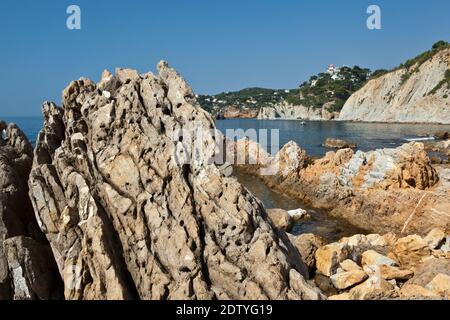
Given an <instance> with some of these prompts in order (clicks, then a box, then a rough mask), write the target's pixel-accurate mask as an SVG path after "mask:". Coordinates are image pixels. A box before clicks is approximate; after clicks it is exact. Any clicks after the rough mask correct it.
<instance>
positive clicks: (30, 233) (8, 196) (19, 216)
mask: <svg viewBox="0 0 450 320" xmlns="http://www.w3.org/2000/svg"><path fill="white" fill-rule="evenodd" d="M3 131H4V133H5V137H3V136H2V137H0V300H2V299H58V298H62V282H61V278H60V277H59V273H58V271H57V269H56V264H55V261H54V259H53V257H52V255H51V253H50V248H49V246H48V243H47V241H46V239H45V237H44V235H43V234H42V233H41V231H40V229H39V226H38V224H37V223H36V218H35V216H34V212H33V208H32V206H31V202H30V200H29V198H28V185H27V179H28V175H29V172H30V170H31V165H32V148H31V145H30V143H29V142H28V140H27V138H26V137H25V135H24V134H23V133H22V131H21V130H20V129H19V128H18V127H17V126H16V125H14V124H10V125H8V126H7V125H6V124H5V123H4V122H0V132H3Z"/></svg>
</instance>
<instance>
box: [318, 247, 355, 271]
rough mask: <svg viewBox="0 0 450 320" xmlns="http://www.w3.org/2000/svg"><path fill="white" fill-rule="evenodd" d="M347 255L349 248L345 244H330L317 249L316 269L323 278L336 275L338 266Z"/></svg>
mask: <svg viewBox="0 0 450 320" xmlns="http://www.w3.org/2000/svg"><path fill="white" fill-rule="evenodd" d="M348 255H349V247H348V246H347V245H346V244H341V243H332V244H329V245H326V246H323V247H321V248H319V249H318V250H317V251H316V268H317V270H318V271H319V272H320V273H322V274H323V275H325V276H328V277H330V276H332V275H333V274H335V273H336V270H337V268H338V267H339V264H340V263H341V262H342V261H344V260H346V259H347V257H348Z"/></svg>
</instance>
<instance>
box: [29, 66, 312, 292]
mask: <svg viewBox="0 0 450 320" xmlns="http://www.w3.org/2000/svg"><path fill="white" fill-rule="evenodd" d="M158 72H159V75H154V74H152V73H147V74H143V75H139V74H138V73H137V72H135V71H130V70H122V69H120V70H118V71H117V72H116V74H115V75H108V76H107V77H105V78H104V79H103V80H102V81H101V83H99V84H95V83H93V82H92V81H90V80H88V79H85V78H81V79H79V80H77V81H73V82H71V83H70V85H69V86H68V87H67V88H66V89H65V90H64V91H63V103H62V104H63V107H62V108H58V107H57V106H56V105H54V104H46V106H45V107H44V116H45V124H44V128H43V130H42V131H41V133H40V134H39V137H38V139H37V143H36V149H35V162H34V165H33V169H32V172H31V175H30V179H29V186H30V197H31V200H32V203H33V205H34V208H35V211H36V215H37V217H38V218H39V222H40V224H41V225H42V230H44V232H45V235H46V237H47V239H48V241H49V242H50V244H51V247H52V250H53V255H54V256H55V257H56V261H57V264H58V267H59V270H60V274H61V275H62V276H63V277H64V278H65V280H67V277H68V275H69V276H70V275H73V273H74V272H73V271H75V275H76V277H75V281H69V283H73V284H74V285H71V286H68V285H66V286H65V298H66V299H142V300H158V299H176V300H179V299H183V300H184V299H304V298H317V297H318V295H317V294H316V295H314V294H312V293H311V290H312V291H314V288H313V286H312V285H311V284H310V283H307V282H306V281H303V280H304V279H303V278H308V271H307V268H306V266H305V264H304V263H303V261H302V260H301V258H300V256H299V254H298V252H297V251H296V250H295V248H294V247H293V245H292V244H291V243H290V242H289V240H288V239H287V237H286V236H285V234H284V233H281V232H278V231H277V230H275V229H274V228H273V226H272V224H271V223H270V222H269V218H268V215H267V213H266V211H265V209H264V206H263V205H262V203H261V202H260V201H259V200H258V199H257V198H255V197H254V196H253V195H252V194H251V193H250V192H249V191H248V190H247V189H246V188H244V187H243V186H242V185H241V184H239V183H238V181H237V180H236V179H235V178H233V177H226V176H224V175H223V174H222V172H221V171H220V170H219V169H218V167H217V165H216V163H217V164H220V162H219V161H217V157H216V156H217V154H216V151H217V150H216V149H217V148H216V146H217V145H216V139H215V138H218V140H219V141H223V137H221V136H220V134H218V133H217V131H216V130H215V126H214V120H213V119H212V118H211V116H210V115H209V114H208V113H206V112H205V111H204V110H202V108H201V107H200V106H199V103H198V101H197V100H196V98H195V94H194V93H193V91H192V89H191V88H190V87H189V85H188V84H187V83H186V82H185V81H184V80H183V79H182V77H181V76H180V75H179V74H178V73H177V72H176V71H175V70H174V69H172V68H170V67H169V66H168V64H167V63H165V62H161V63H160V64H159V65H158ZM104 90H107V91H108V92H109V93H110V95H108V96H109V97H108V96H105V95H103V94H102V91H104ZM197 134H201V138H200V139H198V135H197ZM217 134H218V136H217ZM69 279H70V277H69ZM65 282H66V283H67V281H65Z"/></svg>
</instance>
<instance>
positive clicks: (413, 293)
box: [400, 284, 439, 299]
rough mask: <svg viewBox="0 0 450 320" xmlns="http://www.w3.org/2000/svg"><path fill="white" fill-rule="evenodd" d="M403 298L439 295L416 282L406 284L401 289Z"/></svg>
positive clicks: (434, 296) (436, 296)
mask: <svg viewBox="0 0 450 320" xmlns="http://www.w3.org/2000/svg"><path fill="white" fill-rule="evenodd" d="M400 297H401V298H419V299H423V298H438V297H439V295H438V294H437V293H435V292H433V291H431V290H429V289H427V288H424V287H422V286H419V285H416V284H405V285H404V286H403V287H402V288H401V289H400Z"/></svg>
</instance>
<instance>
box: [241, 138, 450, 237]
mask: <svg viewBox="0 0 450 320" xmlns="http://www.w3.org/2000/svg"><path fill="white" fill-rule="evenodd" d="M238 144H240V143H238ZM253 144H254V143H253ZM252 149H253V150H258V147H257V146H253V147H252ZM260 153H262V152H260ZM259 159H261V161H260V162H258V163H257V165H243V166H240V168H242V170H245V171H247V172H249V173H251V174H257V175H260V176H261V178H262V179H263V180H264V181H265V182H266V184H267V185H268V186H269V187H272V188H274V189H276V190H279V191H281V192H284V193H285V194H288V195H290V196H293V197H295V198H298V199H300V200H302V201H303V202H305V203H309V204H310V205H312V206H314V207H316V208H322V209H326V210H329V211H330V214H332V215H334V216H337V217H340V218H344V219H346V220H347V221H348V222H350V223H351V224H353V225H355V226H357V227H359V228H362V229H363V230H369V231H373V232H378V233H385V232H390V231H393V232H396V233H408V234H409V233H419V234H425V233H427V232H428V231H430V230H431V229H432V228H434V227H444V228H447V229H448V228H450V216H449V215H448V212H449V210H450V180H449V178H450V170H448V169H440V170H439V172H438V171H437V170H436V169H435V168H433V167H432V166H431V163H430V160H429V159H428V157H427V154H426V152H425V150H424V145H423V144H421V143H409V144H405V145H403V146H401V147H399V148H397V149H382V150H375V151H370V152H361V151H358V152H356V153H355V152H354V151H353V150H351V149H342V150H338V151H337V152H329V153H327V154H326V156H325V157H323V158H321V159H318V160H312V159H310V158H309V157H308V156H307V155H306V153H305V152H304V151H303V150H302V149H301V148H300V147H299V146H298V145H297V144H296V143H295V142H290V143H288V144H286V145H285V146H284V147H283V148H282V149H281V150H280V151H279V153H278V154H277V155H276V156H275V157H270V155H265V156H264V157H260V158H259ZM268 168H270V170H268ZM264 171H265V172H269V173H270V174H263V172H264Z"/></svg>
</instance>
